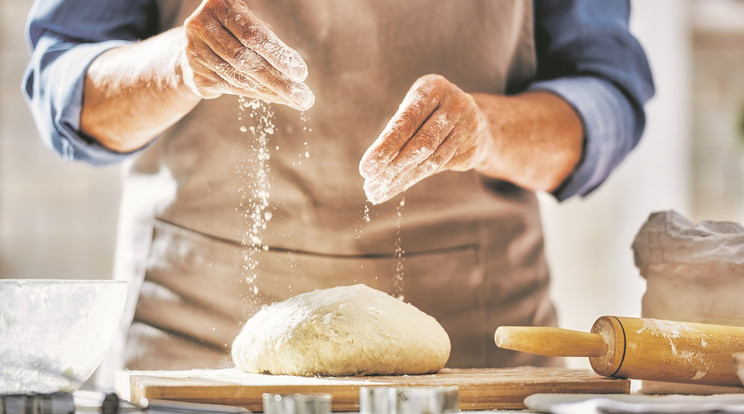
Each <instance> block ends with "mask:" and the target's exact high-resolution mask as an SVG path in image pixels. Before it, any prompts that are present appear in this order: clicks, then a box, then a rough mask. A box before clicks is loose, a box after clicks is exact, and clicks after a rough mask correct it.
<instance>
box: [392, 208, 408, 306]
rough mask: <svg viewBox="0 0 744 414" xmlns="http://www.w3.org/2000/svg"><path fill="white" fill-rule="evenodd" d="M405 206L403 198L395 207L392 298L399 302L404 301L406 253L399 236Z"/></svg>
mask: <svg viewBox="0 0 744 414" xmlns="http://www.w3.org/2000/svg"><path fill="white" fill-rule="evenodd" d="M405 206H406V199H405V197H403V198H401V199H400V203H399V204H398V205H397V206H396V207H395V215H396V216H397V220H396V227H395V258H396V261H395V273H394V276H393V289H394V292H393V296H395V297H397V298H398V299H400V300H404V299H405V297H404V296H403V261H404V259H405V258H404V257H403V255H404V254H405V253H406V252H405V250H403V240H402V238H401V236H400V228H401V224H403V207H405Z"/></svg>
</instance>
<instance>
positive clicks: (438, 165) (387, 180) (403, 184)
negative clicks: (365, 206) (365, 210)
mask: <svg viewBox="0 0 744 414" xmlns="http://www.w3.org/2000/svg"><path fill="white" fill-rule="evenodd" d="M582 140H583V129H582V125H581V120H580V118H579V116H578V115H577V114H576V112H575V111H574V110H573V109H572V108H571V107H570V106H569V105H568V103H566V102H565V101H564V100H563V99H561V98H559V97H558V96H555V95H553V94H550V93H547V92H531V93H526V94H523V95H517V96H503V95H492V94H472V95H471V94H468V93H465V92H463V91H462V90H461V89H460V88H458V87H457V86H455V85H454V84H452V83H451V82H449V81H448V80H447V79H445V78H444V77H442V76H438V75H426V76H423V77H421V78H419V79H418V80H417V81H416V82H415V83H414V84H413V86H412V87H411V89H410V90H409V91H408V94H407V95H406V97H405V98H404V99H403V103H401V105H400V107H399V108H398V112H396V114H395V115H394V116H393V118H392V119H391V120H390V122H389V123H388V125H387V127H386V128H385V130H384V131H383V132H382V134H380V136H379V138H377V140H376V141H375V142H374V143H373V144H372V146H370V147H369V149H368V150H367V152H366V153H365V154H364V156H363V157H362V160H361V162H360V164H359V171H360V173H361V175H362V177H364V179H365V182H364V190H365V192H366V194H367V198H368V199H369V201H371V202H372V203H374V204H379V203H382V202H384V201H387V200H389V199H391V198H393V197H394V196H395V195H397V194H399V193H401V192H403V191H404V190H406V189H407V188H409V187H410V186H412V185H414V184H415V183H417V182H419V181H421V180H422V179H424V178H426V177H429V176H431V175H433V174H436V173H438V172H441V171H446V170H451V171H465V170H470V169H475V170H476V171H478V172H480V173H482V174H484V175H486V176H489V177H492V178H497V179H501V180H506V181H510V182H512V183H514V184H517V185H519V186H521V187H523V188H526V189H529V190H545V191H549V190H553V189H555V188H556V187H557V186H558V185H560V184H561V183H562V182H563V181H564V180H565V178H566V177H568V176H569V175H570V173H571V172H572V171H573V169H574V167H575V166H576V164H577V163H578V162H579V160H580V158H581V151H582Z"/></svg>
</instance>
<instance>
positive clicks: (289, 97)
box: [197, 22, 315, 110]
mask: <svg viewBox="0 0 744 414" xmlns="http://www.w3.org/2000/svg"><path fill="white" fill-rule="evenodd" d="M199 32H202V33H200V35H199V36H200V37H201V39H202V40H203V42H204V44H205V45H206V46H208V47H209V48H210V49H211V50H212V54H214V55H216V56H218V57H219V59H218V60H217V61H218V64H215V65H210V66H214V67H213V69H214V70H215V71H217V72H219V73H221V74H227V76H230V77H231V78H232V79H234V80H235V82H238V83H240V82H241V79H243V77H244V76H247V77H250V78H251V79H253V80H255V81H258V82H259V83H261V84H263V85H265V86H266V87H267V88H269V89H271V90H272V91H274V92H275V93H276V94H277V95H280V96H282V97H283V98H284V100H286V101H287V102H290V106H292V107H294V108H296V109H299V110H307V109H309V108H310V107H311V106H312V105H313V103H314V102H315V96H314V95H313V93H312V92H311V91H310V88H308V87H307V85H305V84H304V83H299V82H295V81H293V80H292V79H290V78H288V77H286V76H285V75H284V74H282V73H281V72H279V71H278V70H277V69H276V68H274V67H273V66H271V65H270V64H269V62H267V61H266V59H264V58H263V57H262V56H260V55H259V54H258V53H256V52H255V51H253V50H251V49H248V48H246V47H245V46H243V44H242V43H241V42H239V41H238V40H237V39H236V38H235V37H233V36H232V35H231V34H230V33H227V31H226V30H225V29H224V28H223V27H222V26H220V25H219V24H217V23H216V22H212V23H205V24H203V25H202V26H201V27H200V28H199V29H197V33H199ZM222 62H226V63H227V64H228V65H229V66H225V65H222ZM233 72H234V73H233Z"/></svg>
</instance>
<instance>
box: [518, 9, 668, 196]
mask: <svg viewBox="0 0 744 414" xmlns="http://www.w3.org/2000/svg"><path fill="white" fill-rule="evenodd" d="M629 19H630V4H629V2H628V1H626V0H602V1H596V0H537V1H536V2H535V42H536V50H537V62H538V73H537V79H536V81H535V82H534V83H533V84H532V85H530V86H529V88H528V89H529V90H544V91H549V92H552V93H555V94H557V95H559V96H561V97H562V98H563V99H565V100H566V101H567V102H568V103H569V104H571V105H572V106H573V108H574V109H575V110H576V112H577V113H578V114H579V116H580V117H581V120H582V122H583V126H584V151H583V156H582V158H581V161H580V162H579V165H578V166H577V167H576V169H575V170H574V172H573V173H572V174H571V176H569V177H568V179H567V180H566V181H565V182H564V183H563V184H562V185H561V186H560V187H559V188H558V189H557V190H556V191H555V192H554V193H553V195H554V196H555V197H556V198H557V199H559V200H565V199H567V198H569V197H572V196H574V195H582V196H583V195H586V194H589V193H590V192H591V191H592V190H594V189H595V188H597V187H598V186H599V185H600V184H602V183H603V182H604V181H605V180H606V179H607V177H608V176H609V174H610V173H611V172H612V170H613V169H614V168H615V167H617V165H618V164H619V163H620V162H621V161H622V160H623V159H624V158H625V157H626V156H627V155H628V153H629V152H630V151H631V150H632V149H633V148H634V147H635V146H636V145H637V144H638V142H639V140H640V138H641V135H642V133H643V129H644V126H645V113H644V109H643V105H644V104H645V103H646V101H648V100H649V99H650V98H651V96H653V94H654V85H653V80H652V77H651V70H650V68H649V65H648V61H647V59H646V56H645V54H644V52H643V48H642V47H641V45H640V44H639V43H638V41H637V40H636V39H635V37H633V35H632V34H631V33H630V30H629V27H628V23H629Z"/></svg>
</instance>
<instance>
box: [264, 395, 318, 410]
mask: <svg viewBox="0 0 744 414" xmlns="http://www.w3.org/2000/svg"><path fill="white" fill-rule="evenodd" d="M263 411H264V414H331V395H330V394H269V393H264V394H263Z"/></svg>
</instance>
